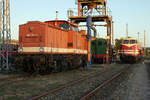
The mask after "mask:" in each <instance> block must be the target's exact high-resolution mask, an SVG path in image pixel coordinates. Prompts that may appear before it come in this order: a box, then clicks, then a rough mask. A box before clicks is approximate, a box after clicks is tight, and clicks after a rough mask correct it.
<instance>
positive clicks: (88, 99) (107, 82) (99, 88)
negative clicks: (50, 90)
mask: <svg viewBox="0 0 150 100" xmlns="http://www.w3.org/2000/svg"><path fill="white" fill-rule="evenodd" d="M125 71H127V69H125V70H123V71H121V72H119V73H118V74H116V75H114V76H113V77H112V78H111V79H109V80H107V81H106V82H104V83H103V84H100V85H99V86H98V87H96V88H95V89H94V90H92V91H90V92H89V93H88V94H86V95H85V96H83V97H82V98H81V99H80V100H91V98H92V97H94V96H95V95H96V93H97V92H99V91H100V90H101V89H102V88H104V87H105V86H107V85H108V84H110V83H111V82H113V81H114V80H115V79H117V78H118V77H120V76H121V75H122V74H123V73H124V72H125Z"/></svg>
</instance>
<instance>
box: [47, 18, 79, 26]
mask: <svg viewBox="0 0 150 100" xmlns="http://www.w3.org/2000/svg"><path fill="white" fill-rule="evenodd" d="M45 22H66V23H68V24H71V25H73V26H76V27H77V26H78V25H77V24H74V23H70V22H68V21H66V20H50V21H45Z"/></svg>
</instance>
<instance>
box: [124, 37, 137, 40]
mask: <svg viewBox="0 0 150 100" xmlns="http://www.w3.org/2000/svg"><path fill="white" fill-rule="evenodd" d="M123 40H137V39H136V38H133V37H127V38H123Z"/></svg>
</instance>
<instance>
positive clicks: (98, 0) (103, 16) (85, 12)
mask: <svg viewBox="0 0 150 100" xmlns="http://www.w3.org/2000/svg"><path fill="white" fill-rule="evenodd" d="M76 3H77V4H78V15H74V12H73V10H71V9H70V10H68V17H69V19H70V21H71V22H72V23H75V24H79V23H81V22H86V18H87V16H89V15H90V16H91V17H92V22H105V23H106V24H105V25H94V26H104V27H106V28H107V36H106V39H107V56H106V62H107V63H109V62H110V58H111V33H112V16H111V14H110V13H111V11H108V9H107V0H76Z"/></svg>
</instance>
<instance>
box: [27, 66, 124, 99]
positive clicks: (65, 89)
mask: <svg viewBox="0 0 150 100" xmlns="http://www.w3.org/2000/svg"><path fill="white" fill-rule="evenodd" d="M125 69H126V68H125ZM125 69H121V72H120V70H119V74H118V72H117V75H116V74H115V76H114V77H113V79H112V80H114V79H115V78H116V77H119V75H121V73H123V72H124V70H125ZM113 70H114V69H113ZM122 70H123V71H122ZM105 73H108V72H107V70H106V71H104V72H103V73H97V74H94V75H90V76H86V77H83V78H80V79H79V80H76V81H74V82H71V83H69V84H66V85H64V86H61V87H59V88H56V89H53V90H51V91H48V92H45V93H42V94H40V95H38V96H35V97H32V98H28V100H51V99H58V100H59V99H61V100H66V99H67V100H74V99H78V100H79V99H80V98H81V99H83V100H86V99H84V98H85V97H86V98H87V97H88V96H84V95H83V93H81V91H83V90H82V89H81V91H77V90H78V88H79V89H80V87H77V88H76V86H80V84H83V83H84V84H83V85H81V88H83V87H84V86H85V84H91V83H88V82H89V81H91V82H92V80H96V79H97V77H99V76H101V78H102V77H103V76H104V75H103V74H105ZM100 80H101V79H100ZM100 80H99V81H100ZM102 80H105V79H102ZM112 80H109V81H106V83H103V84H105V85H107V84H108V83H109V82H111V81H112ZM101 84H102V83H101ZM89 87H90V86H89ZM85 88H86V87H85ZM92 88H94V89H95V87H92ZM74 89H75V90H76V92H75V93H77V92H78V93H80V96H78V95H76V94H75V93H74V91H75V90H74ZM88 91H89V90H88ZM70 92H72V93H71V94H67V93H70ZM85 93H87V91H84V94H85ZM62 94H63V95H62ZM89 94H91V93H89ZM89 94H88V95H89ZM67 95H68V96H70V98H68V97H67ZM73 95H74V96H75V97H72V96H73ZM59 97H60V98H59ZM82 97H83V98H82Z"/></svg>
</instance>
